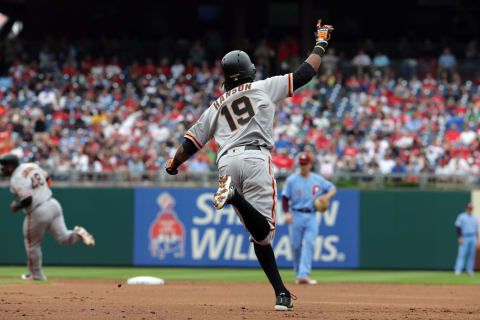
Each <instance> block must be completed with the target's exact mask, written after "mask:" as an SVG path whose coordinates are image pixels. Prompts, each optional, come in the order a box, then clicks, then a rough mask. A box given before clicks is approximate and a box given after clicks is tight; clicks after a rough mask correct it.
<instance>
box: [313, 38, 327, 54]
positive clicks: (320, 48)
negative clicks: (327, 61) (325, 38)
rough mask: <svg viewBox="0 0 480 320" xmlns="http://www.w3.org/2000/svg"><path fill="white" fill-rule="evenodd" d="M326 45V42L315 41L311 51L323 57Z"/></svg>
mask: <svg viewBox="0 0 480 320" xmlns="http://www.w3.org/2000/svg"><path fill="white" fill-rule="evenodd" d="M327 45H328V44H327V43H325V42H317V44H315V47H314V48H313V51H312V53H315V54H318V55H319V56H320V57H323V55H324V54H325V50H326V47H327Z"/></svg>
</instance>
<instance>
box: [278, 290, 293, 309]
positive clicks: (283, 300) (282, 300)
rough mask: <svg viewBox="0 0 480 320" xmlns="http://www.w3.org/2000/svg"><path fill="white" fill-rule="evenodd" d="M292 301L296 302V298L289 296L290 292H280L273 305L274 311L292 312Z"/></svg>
mask: <svg viewBox="0 0 480 320" xmlns="http://www.w3.org/2000/svg"><path fill="white" fill-rule="evenodd" d="M292 300H297V297H296V296H294V295H292V294H290V292H288V291H287V292H282V293H280V294H279V295H278V296H277V302H276V303H275V310H276V311H293V302H292Z"/></svg>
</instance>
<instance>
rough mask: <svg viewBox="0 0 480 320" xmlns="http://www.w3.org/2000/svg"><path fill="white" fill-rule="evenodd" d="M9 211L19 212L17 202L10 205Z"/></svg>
mask: <svg viewBox="0 0 480 320" xmlns="http://www.w3.org/2000/svg"><path fill="white" fill-rule="evenodd" d="M10 210H12V212H13V213H15V212H17V211H18V210H19V209H18V208H17V202H16V201H12V203H10Z"/></svg>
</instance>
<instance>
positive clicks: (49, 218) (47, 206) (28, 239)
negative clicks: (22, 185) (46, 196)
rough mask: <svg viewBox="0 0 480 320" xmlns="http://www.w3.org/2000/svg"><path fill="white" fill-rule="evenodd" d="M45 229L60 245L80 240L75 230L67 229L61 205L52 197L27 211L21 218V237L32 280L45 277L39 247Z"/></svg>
mask: <svg viewBox="0 0 480 320" xmlns="http://www.w3.org/2000/svg"><path fill="white" fill-rule="evenodd" d="M46 230H48V232H50V234H51V235H52V236H53V237H54V238H55V240H57V242H58V243H60V244H61V245H71V244H74V243H77V242H79V241H81V240H82V238H81V237H80V236H79V235H77V234H76V233H75V232H73V231H72V230H68V229H67V226H66V225H65V220H64V218H63V210H62V207H61V205H60V203H59V202H58V201H57V200H56V199H54V198H51V199H50V200H47V201H45V202H44V203H42V204H41V205H39V206H38V207H36V208H35V209H33V211H32V212H29V213H27V214H26V216H25V219H24V220H23V238H24V241H25V249H26V251H27V257H28V269H29V270H30V274H31V275H32V277H33V280H46V279H47V277H45V275H44V274H43V271H42V248H41V243H42V239H43V235H44V233H45V231H46Z"/></svg>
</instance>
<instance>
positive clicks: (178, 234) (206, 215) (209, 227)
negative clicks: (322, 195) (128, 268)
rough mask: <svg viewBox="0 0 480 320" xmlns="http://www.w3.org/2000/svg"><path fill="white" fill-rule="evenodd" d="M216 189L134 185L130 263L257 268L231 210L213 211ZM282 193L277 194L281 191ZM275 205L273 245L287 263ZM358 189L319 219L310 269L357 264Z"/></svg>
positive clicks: (283, 227)
mask: <svg viewBox="0 0 480 320" xmlns="http://www.w3.org/2000/svg"><path fill="white" fill-rule="evenodd" d="M215 191H216V190H215V189H207V188H200V189H174V188H137V189H135V218H134V221H135V226H134V264H135V265H142V266H218V267H255V266H258V262H257V259H256V257H255V253H254V251H253V246H252V245H251V244H250V242H249V241H248V237H249V234H248V233H247V232H246V231H245V229H244V227H243V225H242V224H241V223H240V221H239V219H238V217H237V215H236V213H235V211H234V210H233V208H232V207H231V206H227V207H225V208H224V209H222V210H221V211H216V210H215V208H214V207H213V204H212V195H213V193H214V192H215ZM279 194H281V192H279ZM278 207H279V206H277V213H276V216H277V231H276V236H275V241H274V243H273V248H274V251H275V255H276V257H277V263H278V265H279V266H280V267H291V266H292V262H291V250H290V241H289V238H288V227H287V225H286V224H285V223H284V220H283V213H281V209H279V208H278ZM358 208H359V193H358V191H351V190H339V191H338V193H337V195H336V196H335V198H334V199H333V201H332V202H331V206H330V208H329V211H327V212H326V213H324V214H323V215H320V214H319V215H318V217H319V219H320V230H319V236H318V237H317V241H316V246H315V253H314V263H313V267H314V268H358V265H359V256H358V252H359V249H358V248H359V245H358V234H359V232H358V229H359V213H358Z"/></svg>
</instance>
